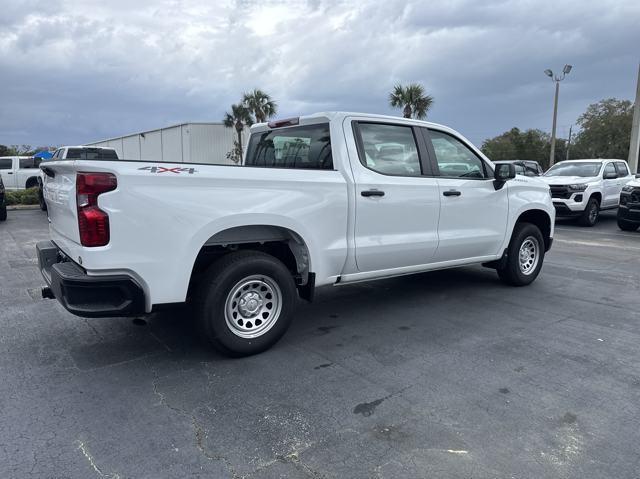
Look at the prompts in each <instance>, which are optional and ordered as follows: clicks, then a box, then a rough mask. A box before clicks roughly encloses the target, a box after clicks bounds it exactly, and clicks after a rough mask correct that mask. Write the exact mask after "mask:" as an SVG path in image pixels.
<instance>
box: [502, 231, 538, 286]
mask: <svg viewBox="0 0 640 479" xmlns="http://www.w3.org/2000/svg"><path fill="white" fill-rule="evenodd" d="M544 251H545V246H544V238H543V237H542V233H541V232H540V229H539V228H538V227H537V226H536V225H533V224H531V223H518V224H516V226H515V228H514V229H513V235H512V236H511V241H510V242H509V247H508V248H507V261H506V264H505V265H504V267H502V268H498V270H497V271H498V276H499V277H500V279H501V280H502V281H504V282H505V283H507V284H510V285H512V286H526V285H528V284H531V283H532V282H533V281H534V280H535V279H536V278H537V277H538V274H539V273H540V269H542V262H543V261H544Z"/></svg>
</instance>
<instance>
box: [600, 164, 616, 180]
mask: <svg viewBox="0 0 640 479" xmlns="http://www.w3.org/2000/svg"><path fill="white" fill-rule="evenodd" d="M610 173H613V174H614V175H617V174H618V172H617V171H616V167H615V166H613V163H607V166H605V167H604V173H603V177H604V178H606V177H607V176H609V174H610Z"/></svg>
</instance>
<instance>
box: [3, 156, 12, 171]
mask: <svg viewBox="0 0 640 479" xmlns="http://www.w3.org/2000/svg"><path fill="white" fill-rule="evenodd" d="M12 169H13V158H0V170H12Z"/></svg>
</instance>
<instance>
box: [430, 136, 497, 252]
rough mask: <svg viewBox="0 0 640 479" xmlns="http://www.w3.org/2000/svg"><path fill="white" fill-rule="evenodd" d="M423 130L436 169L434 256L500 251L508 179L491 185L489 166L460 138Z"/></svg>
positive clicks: (491, 174) (491, 175) (491, 178)
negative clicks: (437, 215)
mask: <svg viewBox="0 0 640 479" xmlns="http://www.w3.org/2000/svg"><path fill="white" fill-rule="evenodd" d="M423 134H424V136H425V139H426V140H427V141H428V147H429V148H430V150H429V151H430V152H431V153H432V154H431V156H432V157H433V158H435V160H436V161H435V164H434V168H436V169H437V172H436V173H437V174H439V176H438V181H437V182H438V188H439V195H440V200H441V203H440V205H441V206H440V221H439V223H438V236H439V238H440V244H439V246H438V251H437V252H436V255H435V260H436V261H438V262H440V261H453V260H465V259H468V258H478V257H483V256H495V255H497V254H499V253H500V248H501V246H502V244H503V242H504V238H505V235H506V228H507V219H508V214H509V195H508V187H509V186H508V183H506V184H504V185H503V186H502V188H501V189H499V190H496V189H495V187H494V184H493V170H492V169H491V167H490V166H489V165H488V164H487V163H486V162H485V161H484V160H483V159H482V158H481V157H480V156H479V155H478V154H477V153H476V152H475V151H473V149H472V148H471V147H470V146H469V145H467V144H466V142H465V141H464V140H463V139H461V138H458V137H456V136H454V135H453V134H451V133H448V132H444V131H439V130H435V129H434V130H427V129H426V128H425V129H423ZM451 165H456V166H455V167H452V166H451Z"/></svg>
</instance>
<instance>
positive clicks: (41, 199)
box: [38, 187, 47, 211]
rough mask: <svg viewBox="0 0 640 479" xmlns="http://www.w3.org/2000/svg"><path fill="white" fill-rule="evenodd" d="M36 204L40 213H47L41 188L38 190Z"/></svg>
mask: <svg viewBox="0 0 640 479" xmlns="http://www.w3.org/2000/svg"><path fill="white" fill-rule="evenodd" d="M38 203H39V204H40V209H41V210H42V211H47V202H46V201H45V200H44V194H43V193H42V187H40V188H38Z"/></svg>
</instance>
